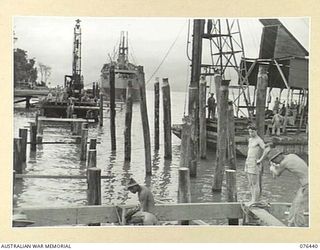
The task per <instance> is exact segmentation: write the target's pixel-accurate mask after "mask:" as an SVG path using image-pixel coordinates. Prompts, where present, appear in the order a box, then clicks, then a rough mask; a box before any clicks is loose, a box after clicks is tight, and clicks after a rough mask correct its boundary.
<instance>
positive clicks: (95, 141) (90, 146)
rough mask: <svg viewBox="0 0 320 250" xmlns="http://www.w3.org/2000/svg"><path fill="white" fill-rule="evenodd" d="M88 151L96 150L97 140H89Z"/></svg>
mask: <svg viewBox="0 0 320 250" xmlns="http://www.w3.org/2000/svg"><path fill="white" fill-rule="evenodd" d="M89 149H97V139H90V144H89Z"/></svg>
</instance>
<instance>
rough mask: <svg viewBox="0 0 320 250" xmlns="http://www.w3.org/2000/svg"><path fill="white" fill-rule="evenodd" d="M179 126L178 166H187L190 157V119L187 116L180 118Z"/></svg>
mask: <svg viewBox="0 0 320 250" xmlns="http://www.w3.org/2000/svg"><path fill="white" fill-rule="evenodd" d="M182 122H183V124H182V128H181V146H180V167H181V168H185V167H189V158H190V135H191V120H190V117H189V116H185V117H183V119H182Z"/></svg>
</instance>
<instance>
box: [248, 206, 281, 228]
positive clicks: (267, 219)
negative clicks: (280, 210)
mask: <svg viewBox="0 0 320 250" xmlns="http://www.w3.org/2000/svg"><path fill="white" fill-rule="evenodd" d="M249 210H250V211H251V213H253V214H254V215H255V216H257V217H258V218H259V219H260V221H261V222H262V225H265V226H276V227H285V226H286V225H285V224H283V223H282V222H281V221H279V220H278V219H277V218H276V217H274V216H273V215H272V214H270V213H268V212H267V211H266V210H265V209H263V208H259V207H251V208H249Z"/></svg>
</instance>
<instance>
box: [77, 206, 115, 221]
mask: <svg viewBox="0 0 320 250" xmlns="http://www.w3.org/2000/svg"><path fill="white" fill-rule="evenodd" d="M92 211H94V212H92ZM77 221H78V224H89V223H118V222H119V220H118V217H117V213H116V207H115V206H87V207H81V208H79V209H78V215H77Z"/></svg>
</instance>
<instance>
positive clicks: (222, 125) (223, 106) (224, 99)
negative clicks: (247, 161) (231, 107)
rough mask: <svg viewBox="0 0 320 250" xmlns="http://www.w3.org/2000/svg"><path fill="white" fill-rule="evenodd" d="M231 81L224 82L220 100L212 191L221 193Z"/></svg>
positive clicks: (220, 91)
mask: <svg viewBox="0 0 320 250" xmlns="http://www.w3.org/2000/svg"><path fill="white" fill-rule="evenodd" d="M229 83H230V80H222V82H221V87H220V90H219V98H217V99H218V111H219V115H218V129H217V132H218V133H217V154H216V155H217V161H216V169H215V174H214V181H213V186H212V191H216V192H221V187H222V180H223V173H224V166H225V164H226V154H227V128H228V126H227V122H228V97H229V87H228V86H229Z"/></svg>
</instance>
